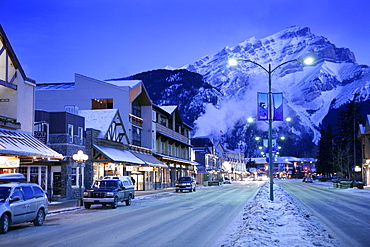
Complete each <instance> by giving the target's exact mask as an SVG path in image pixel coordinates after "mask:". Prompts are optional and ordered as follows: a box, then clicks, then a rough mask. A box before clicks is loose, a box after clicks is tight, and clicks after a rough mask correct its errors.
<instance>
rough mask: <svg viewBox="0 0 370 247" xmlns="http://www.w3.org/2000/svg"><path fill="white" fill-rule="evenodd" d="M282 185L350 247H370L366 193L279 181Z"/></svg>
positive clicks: (328, 185)
mask: <svg viewBox="0 0 370 247" xmlns="http://www.w3.org/2000/svg"><path fill="white" fill-rule="evenodd" d="M278 184H279V186H280V187H281V188H283V189H284V190H285V191H287V192H288V193H290V194H291V195H292V196H294V197H295V198H297V199H298V200H299V202H300V203H302V204H303V205H304V206H305V207H306V209H307V210H308V211H310V212H311V213H312V214H313V216H316V217H318V218H319V219H320V220H321V221H322V222H324V223H325V224H326V225H327V226H328V227H329V228H330V229H331V230H332V231H333V232H335V233H336V234H337V235H338V237H340V238H342V239H343V240H344V241H345V242H347V243H348V246H364V247H365V246H369V243H370V237H369V232H370V223H369V222H370V209H369V205H370V197H369V195H368V193H362V192H364V191H363V190H357V191H353V189H336V188H332V187H331V186H332V185H331V183H320V182H314V183H302V182H301V180H283V181H278ZM351 190H352V191H351Z"/></svg>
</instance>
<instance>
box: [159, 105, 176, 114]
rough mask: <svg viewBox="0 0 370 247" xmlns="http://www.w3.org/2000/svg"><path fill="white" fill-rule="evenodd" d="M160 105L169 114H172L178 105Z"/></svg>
mask: <svg viewBox="0 0 370 247" xmlns="http://www.w3.org/2000/svg"><path fill="white" fill-rule="evenodd" d="M158 107H159V108H161V109H162V110H164V111H165V112H167V113H168V114H172V113H173V112H174V111H175V110H176V108H177V105H165V106H158Z"/></svg>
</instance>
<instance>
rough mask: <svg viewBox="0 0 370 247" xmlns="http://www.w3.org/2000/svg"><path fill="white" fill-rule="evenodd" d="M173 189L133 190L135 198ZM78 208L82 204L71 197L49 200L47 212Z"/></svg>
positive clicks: (53, 212)
mask: <svg viewBox="0 0 370 247" xmlns="http://www.w3.org/2000/svg"><path fill="white" fill-rule="evenodd" d="M174 191H175V188H166V189H161V190H145V191H140V190H138V191H136V190H135V198H137V197H142V196H149V195H153V194H160V193H168V192H174ZM80 208H83V206H77V199H72V200H65V199H60V200H59V201H51V202H49V213H48V214H56V213H61V212H68V211H73V210H77V209H80Z"/></svg>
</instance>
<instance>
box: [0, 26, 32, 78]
mask: <svg viewBox="0 0 370 247" xmlns="http://www.w3.org/2000/svg"><path fill="white" fill-rule="evenodd" d="M0 40H2V41H3V43H4V46H5V49H6V51H7V52H8V54H9V57H10V59H11V60H12V62H13V63H14V65H15V67H16V68H17V69H18V70H19V72H20V73H21V75H22V77H23V79H24V80H26V81H28V82H31V83H36V81H35V80H33V79H31V78H28V77H27V76H26V73H25V72H24V70H23V68H22V66H21V63H20V62H19V60H18V58H17V56H16V55H15V52H14V50H13V48H12V46H11V45H10V42H9V40H8V37H7V36H6V34H5V31H4V29H3V27H2V26H1V24H0Z"/></svg>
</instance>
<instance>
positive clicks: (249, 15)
mask: <svg viewBox="0 0 370 247" xmlns="http://www.w3.org/2000/svg"><path fill="white" fill-rule="evenodd" d="M369 13H370V2H369V1H365V0H311V1H307V0H299V1H297V0H258V1H255V0H186V1H185V0H99V1H97V0H52V1H50V0H28V1H24V0H1V8H0V24H1V25H2V26H3V28H4V30H5V32H6V34H7V36H8V38H9V40H10V43H11V44H12V47H13V49H14V51H15V53H16V55H17V57H18V59H19V60H20V62H21V64H22V66H23V69H24V70H25V72H26V74H27V76H28V77H30V78H32V79H35V80H36V81H38V82H67V81H73V80H74V74H75V73H79V74H82V75H85V76H89V77H92V78H96V79H100V80H104V79H109V78H116V77H123V76H129V75H133V74H136V73H140V72H144V71H148V70H152V69H158V68H164V67H165V66H167V65H168V66H171V67H175V68H178V67H181V66H183V65H186V64H189V63H193V62H194V61H196V60H198V59H200V58H202V57H203V56H206V55H211V54H215V53H217V52H218V51H220V50H221V49H222V48H224V47H225V46H235V45H236V44H238V43H240V42H242V41H244V40H246V39H249V38H251V37H253V36H255V37H256V38H264V37H266V36H269V35H272V34H274V33H276V32H278V31H281V30H283V29H285V28H287V27H290V26H293V25H295V26H300V27H304V26H308V27H310V28H311V32H312V33H314V34H316V35H321V36H325V37H327V38H328V39H329V41H330V42H332V43H334V44H335V45H336V46H337V47H347V48H349V49H350V50H351V51H353V52H354V53H355V56H356V59H357V62H358V63H360V64H367V65H370V55H369V54H370V17H368V16H369Z"/></svg>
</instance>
